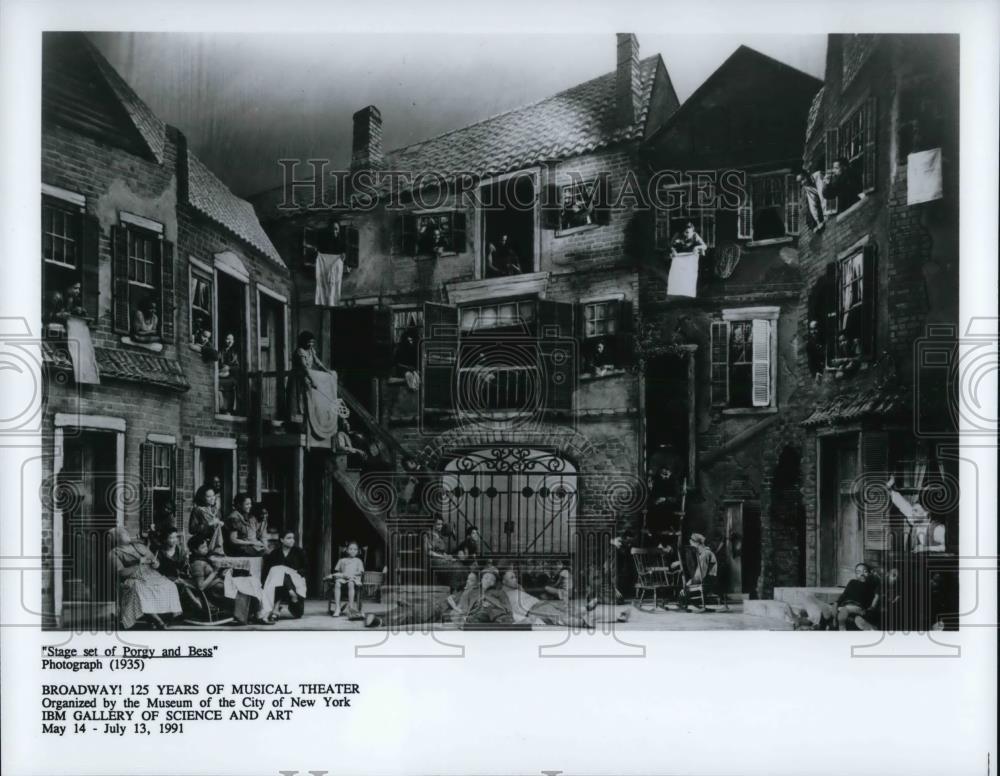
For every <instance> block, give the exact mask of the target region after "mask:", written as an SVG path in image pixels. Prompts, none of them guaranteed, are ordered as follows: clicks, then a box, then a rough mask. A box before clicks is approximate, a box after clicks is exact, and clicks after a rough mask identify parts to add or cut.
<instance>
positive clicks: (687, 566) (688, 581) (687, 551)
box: [680, 546, 729, 609]
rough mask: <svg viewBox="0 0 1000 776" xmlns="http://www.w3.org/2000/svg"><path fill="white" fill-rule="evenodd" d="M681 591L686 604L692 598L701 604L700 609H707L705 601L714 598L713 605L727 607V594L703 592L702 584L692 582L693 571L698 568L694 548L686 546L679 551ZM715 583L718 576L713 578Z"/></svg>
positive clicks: (715, 591)
mask: <svg viewBox="0 0 1000 776" xmlns="http://www.w3.org/2000/svg"><path fill="white" fill-rule="evenodd" d="M680 554H681V568H680V573H681V583H682V584H681V590H682V591H683V592H684V594H685V600H686V602H687V603H690V602H691V599H692V598H693V599H694V600H695V601H700V602H701V606H700V608H701V609H706V608H707V599H708V598H714V599H715V603H716V604H718V605H719V606H728V605H729V596H728V594H727V593H721V592H719V591H718V590H714V591H712V592H709V593H706V592H705V585H704V583H703V582H694V581H693V580H694V569H696V568H697V567H698V556H697V550H695V548H694V547H691V546H687V547H683V548H682V549H681V553H680ZM714 579H715V581H716V582H718V576H717V575H716V576H715V577H714Z"/></svg>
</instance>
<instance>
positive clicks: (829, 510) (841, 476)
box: [819, 434, 864, 586]
mask: <svg viewBox="0 0 1000 776" xmlns="http://www.w3.org/2000/svg"><path fill="white" fill-rule="evenodd" d="M858 441H859V435H858V434H841V435H836V436H829V437H824V438H821V439H820V443H819V446H820V449H819V459H820V465H819V471H820V481H819V505H820V515H819V529H820V553H819V554H820V584H821V585H824V586H833V585H846V584H847V582H848V581H849V580H851V579H852V578H853V577H854V566H855V564H857V563H860V562H861V561H862V560H864V536H863V534H862V528H861V514H860V510H859V509H858V505H857V503H856V502H855V499H854V496H853V489H854V487H855V480H856V479H857V477H858V473H859V465H860V454H859V450H858Z"/></svg>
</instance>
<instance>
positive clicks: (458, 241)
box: [451, 210, 468, 253]
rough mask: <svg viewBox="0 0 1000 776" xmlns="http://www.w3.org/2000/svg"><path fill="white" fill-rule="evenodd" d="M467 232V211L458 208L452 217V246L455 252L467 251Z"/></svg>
mask: <svg viewBox="0 0 1000 776" xmlns="http://www.w3.org/2000/svg"><path fill="white" fill-rule="evenodd" d="M467 239H468V238H467V237H466V234H465V212H464V211H462V210H456V211H455V213H454V215H452V217H451V247H452V250H453V251H455V253H465V252H466V250H468V248H467V242H466V241H467Z"/></svg>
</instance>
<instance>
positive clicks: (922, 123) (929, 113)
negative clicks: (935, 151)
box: [896, 76, 951, 164]
mask: <svg viewBox="0 0 1000 776" xmlns="http://www.w3.org/2000/svg"><path fill="white" fill-rule="evenodd" d="M945 94H947V86H946V85H945V84H943V83H939V82H938V81H937V80H936V79H934V78H932V77H929V76H925V77H917V78H914V79H913V80H911V81H909V82H908V83H907V84H906V85H905V86H904V87H903V89H902V90H901V91H900V95H899V120H898V123H897V139H898V142H897V144H896V145H897V148H898V151H899V156H898V159H899V162H900V164H905V163H906V160H907V157H908V156H909V155H910V154H912V153H916V152H917V151H927V150H930V149H932V148H940V147H941V146H942V145H944V135H945V127H946V125H947V124H946V122H947V118H946V117H947V116H948V115H949V108H950V107H951V106H946V101H945V98H944V95H945Z"/></svg>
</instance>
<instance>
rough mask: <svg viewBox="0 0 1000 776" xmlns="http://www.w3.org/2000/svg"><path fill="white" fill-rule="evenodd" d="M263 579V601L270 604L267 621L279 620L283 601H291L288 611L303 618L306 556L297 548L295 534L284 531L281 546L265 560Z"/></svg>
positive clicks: (293, 615) (262, 572)
mask: <svg viewBox="0 0 1000 776" xmlns="http://www.w3.org/2000/svg"><path fill="white" fill-rule="evenodd" d="M261 577H262V578H263V579H264V600H265V601H270V602H271V610H270V612H268V613H267V618H268V619H269V620H271V621H272V622H274V621H276V620H277V619H278V608H279V606H280V601H281V599H282V598H287V600H288V611H289V612H290V613H291V615H292V617H295V618H296V619H298V618H300V617H301V616H302V615H303V613H304V612H305V608H306V556H305V553H304V552H302V548H301V547H298V546H296V535H295V531H285V532H284V533H283V534H282V535H281V544H280V545H279V546H278V547H276V548H275V549H273V550H271V552H269V553H268V554H267V555H265V556H264V565H263V569H262V570H261Z"/></svg>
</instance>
